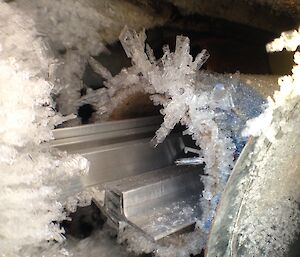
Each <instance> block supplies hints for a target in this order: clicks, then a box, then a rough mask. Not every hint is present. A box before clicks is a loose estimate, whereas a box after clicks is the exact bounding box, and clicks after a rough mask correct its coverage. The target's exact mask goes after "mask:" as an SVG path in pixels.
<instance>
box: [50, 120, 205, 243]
mask: <svg viewBox="0 0 300 257" xmlns="http://www.w3.org/2000/svg"><path fill="white" fill-rule="evenodd" d="M160 123H161V119H160V118H158V117H150V118H142V119H132V120H124V121H118V122H107V123H100V124H92V125H83V126H80V127H74V128H64V129H57V130H55V131H54V135H55V138H56V140H54V142H53V143H52V145H53V147H57V148H59V149H61V150H66V151H68V152H69V153H80V154H82V155H83V156H85V157H86V158H87V159H88V160H89V161H90V171H89V174H88V175H87V176H85V177H82V178H81V179H80V181H71V182H70V184H69V185H66V192H65V194H66V197H67V196H68V195H70V194H73V193H75V192H80V191H83V190H84V189H86V188H89V190H90V191H93V192H95V194H94V200H95V202H96V204H97V206H98V207H99V208H101V209H102V210H103V211H104V212H105V213H106V215H107V216H108V218H109V219H110V221H112V222H111V223H112V224H114V225H115V227H116V228H118V223H119V221H126V222H128V223H129V224H131V225H133V226H135V227H136V228H138V229H140V230H141V231H143V232H144V233H145V234H147V235H148V236H149V237H151V238H152V239H154V240H158V239H161V238H162V237H165V236H167V235H170V234H172V233H174V232H178V231H179V230H181V229H184V228H186V227H188V226H190V225H192V224H193V223H194V222H195V218H196V217H199V215H201V211H200V207H199V206H198V203H199V196H200V194H201V191H202V184H201V181H200V176H199V175H200V172H201V168H200V169H199V167H197V168H195V167H178V166H176V165H174V161H175V160H176V159H177V158H178V157H180V155H181V154H182V153H183V149H184V147H185V143H184V141H185V140H184V138H183V137H182V134H181V133H176V132H175V133H173V134H172V135H170V136H168V137H167V139H166V140H165V141H164V143H162V144H160V145H159V146H158V147H156V148H154V147H153V146H151V145H150V140H151V138H152V137H153V135H154V134H155V131H156V130H157V129H158V127H159V126H160Z"/></svg>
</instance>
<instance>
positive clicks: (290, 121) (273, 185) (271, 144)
mask: <svg viewBox="0 0 300 257" xmlns="http://www.w3.org/2000/svg"><path fill="white" fill-rule="evenodd" d="M299 36H300V33H299V31H293V32H288V33H283V34H282V36H281V37H280V38H279V39H276V40H274V41H273V42H272V43H270V44H268V45H267V49H268V50H272V51H273V50H279V51H281V50H282V49H283V48H286V49H287V50H293V51H294V50H295V49H296V47H297V46H298V45H300V41H299ZM294 61H295V64H296V65H295V66H294V68H293V69H292V75H291V76H284V77H282V78H280V79H279V80H278V83H279V85H280V90H279V91H276V92H275V93H274V95H273V98H271V97H269V99H268V104H269V106H268V108H267V109H266V110H265V112H264V113H262V114H261V115H260V116H259V117H257V118H255V119H253V120H250V121H249V122H248V127H247V129H246V130H245V133H246V134H250V135H253V136H260V137H259V138H258V139H257V141H256V143H255V148H254V150H253V153H252V154H251V156H250V157H249V164H248V166H249V167H250V168H249V177H248V178H247V180H243V181H242V182H241V185H240V191H241V194H242V195H243V201H242V205H241V206H242V207H240V210H241V211H240V217H239V220H238V221H237V222H236V223H235V225H234V226H233V227H232V230H233V234H234V235H235V238H234V239H233V240H232V242H236V243H233V245H235V246H234V247H233V249H238V251H239V252H238V255H239V256H249V255H251V256H285V255H286V252H287V250H288V248H289V245H290V244H291V243H292V241H293V240H294V239H295V236H296V235H297V234H298V233H299V230H300V210H299V202H300V191H299V188H300V180H299V175H300V169H299V163H300V159H299V156H300V148H299V140H300V134H299V127H300V118H299V117H300V108H299V104H300V83H299V82H300V66H299V65H300V53H299V52H295V54H294ZM245 185H248V186H247V187H246V189H245Z"/></svg>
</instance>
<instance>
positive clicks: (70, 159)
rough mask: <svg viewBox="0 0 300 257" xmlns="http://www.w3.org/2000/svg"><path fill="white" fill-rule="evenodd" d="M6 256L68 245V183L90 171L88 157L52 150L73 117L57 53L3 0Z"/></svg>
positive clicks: (2, 235)
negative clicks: (58, 74) (62, 109)
mask: <svg viewBox="0 0 300 257" xmlns="http://www.w3.org/2000/svg"><path fill="white" fill-rule="evenodd" d="M0 10H1V12H0V96H1V97H0V106H1V114H0V121H1V129H0V149H1V158H0V167H1V168H0V169H1V180H0V187H1V194H0V201H1V207H0V249H1V250H0V251H1V252H0V255H1V256H33V255H32V250H33V249H36V248H38V247H40V246H41V245H42V244H45V245H47V244H48V243H47V242H48V241H49V242H52V241H58V242H60V241H62V240H63V238H64V237H63V235H62V234H63V229H62V228H60V226H59V224H58V222H59V221H61V220H63V219H65V218H66V213H65V211H64V207H63V205H62V203H61V202H60V201H59V197H60V194H61V192H62V190H63V183H64V181H65V180H67V179H68V178H70V177H71V176H78V175H79V174H82V173H85V172H86V171H87V168H88V162H87V160H86V159H84V158H82V157H81V156H79V155H68V154H67V153H65V152H61V151H57V150H54V149H51V148H50V146H49V143H48V142H49V141H50V140H51V139H52V138H53V135H52V132H51V130H52V129H53V128H54V126H55V125H57V124H59V123H61V122H63V121H64V120H68V119H70V118H73V117H74V115H70V116H67V117H63V116H62V115H60V114H58V113H56V111H55V105H54V102H53V100H52V98H51V92H52V91H53V89H54V86H53V84H52V83H50V82H49V78H48V73H49V66H52V67H53V65H55V63H56V62H55V60H54V59H53V58H52V56H51V53H50V52H48V51H47V49H48V48H47V46H46V45H45V44H44V43H43V40H42V39H41V36H40V35H39V34H38V33H37V31H36V29H35V25H36V24H35V23H34V22H33V21H32V20H31V19H30V18H28V17H27V16H26V15H25V14H24V13H22V12H20V11H18V10H17V9H14V8H12V7H11V6H10V5H8V4H7V3H5V2H3V1H0Z"/></svg>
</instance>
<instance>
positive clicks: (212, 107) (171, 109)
mask: <svg viewBox="0 0 300 257" xmlns="http://www.w3.org/2000/svg"><path fill="white" fill-rule="evenodd" d="M145 40H146V34H145V31H142V32H140V33H137V32H135V31H132V30H129V29H128V28H126V27H125V28H124V30H123V31H122V33H121V35H120V41H121V43H122V45H123V48H124V50H125V52H126V54H127V56H128V57H129V58H131V60H132V64H133V65H132V67H129V68H127V69H123V70H122V71H121V72H120V73H119V74H118V75H116V76H114V77H113V76H112V75H111V74H110V72H109V71H108V70H107V69H106V68H105V67H103V66H102V65H101V64H100V63H97V62H96V61H95V60H94V59H91V60H90V64H91V66H92V67H93V68H94V70H95V71H96V72H97V73H99V74H100V75H101V76H102V77H103V78H105V79H106V82H104V85H105V88H101V89H99V90H97V91H90V92H88V94H87V95H86V96H85V97H83V98H82V99H80V100H79V103H90V104H93V105H94V107H95V109H96V110H97V115H98V118H99V119H100V120H102V119H105V118H106V117H107V116H109V115H110V113H111V112H112V111H113V108H114V107H115V106H117V105H119V104H120V103H121V102H122V100H123V99H124V98H126V97H128V95H130V94H132V93H133V92H138V91H139V92H144V93H147V94H149V95H150V98H151V100H152V101H153V103H154V104H155V105H160V106H162V109H161V113H162V115H163V116H164V121H163V123H162V124H161V127H160V128H159V129H158V130H157V132H156V135H155V137H154V138H153V139H152V143H153V145H154V146H156V145H158V144H159V143H161V142H163V140H164V139H165V138H166V136H167V135H168V134H169V133H170V132H171V131H172V129H173V128H174V126H175V125H176V124H177V123H181V124H182V125H184V126H185V127H186V130H185V131H184V132H183V133H184V134H187V135H190V136H191V137H192V138H193V140H194V141H195V143H196V145H197V146H198V147H199V148H200V150H199V149H190V148H189V149H186V151H192V152H194V153H197V155H198V156H197V157H194V158H186V159H181V160H178V161H177V164H179V165H182V164H193V165H195V164H198V165H199V164H202V163H205V170H204V175H203V176H202V177H201V179H202V181H203V184H204V186H205V189H204V191H203V192H202V197H201V199H200V201H201V205H202V210H203V213H202V218H201V220H199V221H198V222H197V230H198V231H201V235H202V236H200V237H199V238H198V245H200V244H201V243H200V242H204V241H205V237H206V235H207V233H208V232H209V229H210V226H211V222H212V219H213V217H214V214H215V209H216V207H217V204H218V202H219V199H220V195H221V193H222V191H223V189H224V187H225V185H226V182H227V179H228V176H229V174H230V171H231V169H232V167H233V165H234V160H235V156H237V155H238V154H239V152H240V150H241V149H242V147H243V145H244V143H245V138H242V137H241V131H242V129H243V128H244V125H245V122H246V120H248V119H249V118H253V117H255V116H257V115H258V114H260V112H261V106H262V104H263V103H264V101H263V99H262V98H261V97H259V96H258V95H257V94H256V93H255V92H254V91H253V90H251V89H250V88H248V87H247V86H245V85H242V83H241V82H240V81H239V78H238V77H239V75H238V74H235V75H216V74H212V73H208V72H205V71H203V72H201V71H199V69H200V68H201V66H202V65H203V64H204V62H205V61H206V60H207V58H208V57H209V55H208V53H207V51H206V50H203V51H202V52H201V53H199V54H198V55H197V56H196V57H195V59H193V57H192V56H191V55H190V53H189V52H190V46H189V39H188V38H187V37H184V36H178V37H177V38H176V48H175V51H174V52H171V51H170V49H169V47H168V46H165V47H164V48H163V51H164V54H163V56H162V58H160V59H156V58H155V56H154V54H153V51H152V49H151V48H150V46H149V45H147V44H146V45H145ZM145 49H146V51H145ZM249 98H250V99H252V101H253V102H251V101H248V102H247V100H248V99H249ZM245 102H247V103H245ZM253 106H254V107H253ZM199 197H200V196H199ZM202 244H203V243H202ZM190 247H192V245H190ZM198 250H199V251H201V249H200V248H198ZM187 253H188V252H186V254H187ZM162 256H163V255H162ZM183 256H184V255H183Z"/></svg>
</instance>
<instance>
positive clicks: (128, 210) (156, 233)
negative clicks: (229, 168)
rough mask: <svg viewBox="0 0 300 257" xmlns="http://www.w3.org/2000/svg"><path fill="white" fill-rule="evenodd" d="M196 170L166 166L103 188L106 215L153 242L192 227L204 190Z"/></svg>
mask: <svg viewBox="0 0 300 257" xmlns="http://www.w3.org/2000/svg"><path fill="white" fill-rule="evenodd" d="M199 170H200V169H199V167H197V168H190V167H178V166H169V167H166V168H162V169H158V170H155V171H152V172H147V173H144V174H141V175H137V176H135V177H129V178H126V179H123V180H118V181H114V182H112V183H108V184H107V185H106V188H107V190H106V191H107V194H106V199H105V205H106V212H107V213H109V214H110V216H113V217H114V219H118V220H124V219H125V220H126V221H128V222H129V223H130V224H132V225H133V226H135V227H137V228H139V229H141V230H142V231H143V232H145V233H146V234H147V235H149V236H151V237H152V238H153V239H154V240H159V239H161V238H163V237H165V236H168V235H170V234H172V233H175V232H177V231H179V230H181V229H183V228H186V227H188V226H190V225H192V224H194V223H195V219H196V218H197V217H198V218H199V216H200V215H201V211H200V206H199V202H200V201H199V196H200V192H201V190H202V189H203V186H202V183H201V181H200V172H199Z"/></svg>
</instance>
